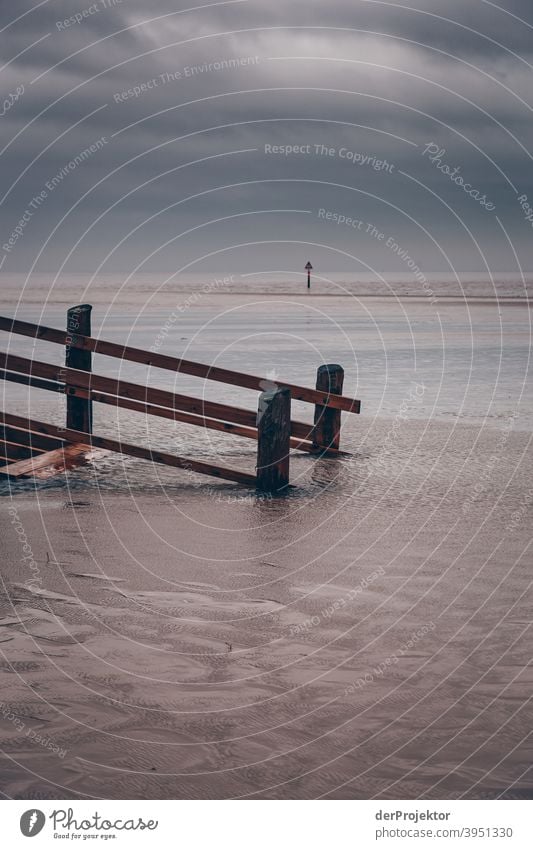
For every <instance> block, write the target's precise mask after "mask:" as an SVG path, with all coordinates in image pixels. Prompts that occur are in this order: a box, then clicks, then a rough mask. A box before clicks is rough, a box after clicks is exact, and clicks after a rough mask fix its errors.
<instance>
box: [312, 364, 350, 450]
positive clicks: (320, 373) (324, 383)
mask: <svg viewBox="0 0 533 849" xmlns="http://www.w3.org/2000/svg"><path fill="white" fill-rule="evenodd" d="M343 382H344V369H343V368H342V366H339V365H336V364H335V363H330V364H329V365H323V366H319V367H318V369H317V373H316V388H317V389H318V390H319V391H320V392H323V393H324V395H342V384H343ZM340 439H341V411H340V410H335V409H333V408H332V407H322V406H321V405H320V404H316V405H315V425H314V428H313V447H314V448H316V449H317V450H318V449H320V448H338V447H339V445H340Z"/></svg>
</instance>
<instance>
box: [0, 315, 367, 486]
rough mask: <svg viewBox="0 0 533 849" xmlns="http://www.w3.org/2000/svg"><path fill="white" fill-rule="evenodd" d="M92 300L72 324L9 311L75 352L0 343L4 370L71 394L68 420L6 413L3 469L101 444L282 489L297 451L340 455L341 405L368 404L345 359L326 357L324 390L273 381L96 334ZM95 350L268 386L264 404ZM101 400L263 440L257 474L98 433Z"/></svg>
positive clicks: (32, 332) (63, 457) (0, 422)
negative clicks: (235, 402)
mask: <svg viewBox="0 0 533 849" xmlns="http://www.w3.org/2000/svg"><path fill="white" fill-rule="evenodd" d="M91 309H92V308H91V306H90V305H89V304H82V305H80V306H76V307H71V308H70V309H69V310H68V313H67V328H66V330H57V329H54V328H51V327H46V326H44V325H40V324H30V323H28V322H25V321H17V320H14V319H11V318H8V317H5V316H0V330H3V331H7V332H8V333H12V334H18V335H22V336H26V337H29V338H31V339H35V340H41V341H44V342H53V343H56V344H58V345H62V346H64V347H65V352H66V353H65V365H64V366H57V365H53V364H50V363H45V362H42V361H40V360H37V359H33V358H32V359H28V358H26V357H21V356H17V355H14V354H9V353H2V352H0V378H2V379H4V380H6V381H11V382H15V383H19V384H24V385H26V386H30V387H35V388H38V389H45V390H48V391H51V392H56V393H64V394H66V398H67V415H66V427H58V426H56V425H52V424H47V423H45V422H41V421H36V420H34V419H25V418H22V417H20V416H14V415H11V414H9V413H7V412H5V413H4V412H0V455H1V456H0V465H1V464H2V463H3V465H1V468H0V474H3V475H7V476H8V477H11V478H16V477H20V476H24V477H26V476H32V475H38V474H39V473H42V474H45V475H46V474H49V473H52V471H58V470H61V469H63V468H65V467H68V466H69V465H73V464H76V463H77V462H80V461H81V459H82V458H84V457H86V456H87V454H88V452H90V451H92V450H94V449H95V448H97V449H104V450H106V451H115V452H118V453H121V454H127V455H130V456H133V457H138V458H140V459H146V460H150V461H151V462H155V463H162V464H164V465H168V466H175V467H177V468H181V469H188V470H190V471H192V472H197V473H199V474H206V475H212V476H214V477H219V478H224V479H226V480H231V481H235V482H237V483H241V484H245V485H248V486H255V487H256V488H257V489H259V490H262V491H268V492H281V491H283V489H284V488H286V487H287V486H288V484H289V456H290V450H291V449H299V450H303V451H308V452H311V453H316V454H320V455H322V456H324V455H327V456H334V455H336V454H338V453H339V445H340V430H341V413H342V412H343V411H344V412H347V413H359V412H360V402H359V401H357V400H355V399H351V398H346V397H345V396H343V395H342V386H343V379H344V372H343V369H342V367H341V366H339V365H322V366H320V367H319V369H318V372H317V381H316V388H315V389H309V388H306V387H303V386H296V385H294V384H292V383H285V382H280V381H276V383H275V384H274V383H273V382H272V381H270V380H268V379H267V378H262V377H256V376H254V375H251V374H244V373H241V372H237V371H231V370H229V369H224V368H220V367H218V366H210V365H204V364H202V363H197V362H193V361H191V360H185V359H180V358H175V357H170V356H167V355H165V354H158V353H153V352H151V351H144V350H141V349H139V348H132V347H130V346H126V345H120V344H117V343H115V342H107V341H104V340H102V339H95V338H93V337H92V336H91ZM93 353H95V354H103V355H106V356H109V357H115V358H118V359H120V360H126V361H130V362H134V363H139V364H142V365H145V366H149V367H151V368H159V369H166V370H169V371H172V372H175V373H181V374H187V375H192V376H195V377H200V378H203V379H204V380H213V381H218V382H221V383H225V384H229V385H231V386H238V387H243V388H246V389H252V390H256V391H258V392H260V393H261V394H260V396H259V402H258V408H257V411H251V410H246V409H243V408H241V407H235V406H231V405H228V404H221V403H218V402H214V401H206V400H204V399H203V398H193V397H190V396H188V395H183V394H178V393H175V392H170V391H168V390H164V389H157V388H154V387H152V386H140V385H138V384H136V383H131V382H129V381H125V380H117V379H115V378H110V377H104V376H103V375H100V374H95V373H94V371H93V370H92V354H93ZM291 399H294V400H298V401H303V402H306V403H309V404H312V405H313V406H314V421H313V424H312V425H311V424H306V423H304V422H299V421H294V420H292V419H291V413H290V407H291ZM93 402H98V403H102V404H110V405H113V406H116V407H122V408H125V409H128V410H133V411H135V412H141V413H145V414H148V415H153V416H159V417H162V418H166V419H171V420H172V421H175V422H183V423H185V424H190V425H196V426H200V427H204V428H208V429H212V430H217V431H221V432H224V433H229V434H233V435H235V436H240V437H244V438H247V439H254V440H256V441H257V443H258V445H257V469H256V471H257V474H255V475H251V474H249V473H246V472H244V471H238V470H234V469H228V468H225V467H222V466H215V465H212V464H210V463H205V462H201V461H198V460H192V459H187V458H184V457H178V456H176V455H174V454H168V453H166V452H162V451H154V450H151V449H148V448H143V447H141V446H137V445H130V444H129V443H125V442H122V441H117V440H113V439H108V438H107V437H102V436H98V435H96V434H94V433H93V413H92V410H93Z"/></svg>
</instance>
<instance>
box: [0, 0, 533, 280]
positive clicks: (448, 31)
mask: <svg viewBox="0 0 533 849" xmlns="http://www.w3.org/2000/svg"><path fill="white" fill-rule="evenodd" d="M1 7H2V8H1V11H0V28H1V34H0V39H1V45H2V55H1V64H2V66H3V67H2V72H1V73H2V99H3V103H2V105H1V107H0V112H1V113H2V114H1V117H0V121H1V123H0V128H1V139H0V149H1V151H2V153H1V165H2V169H1V175H2V178H1V194H2V204H1V207H0V215H1V218H0V220H1V226H2V234H1V242H2V248H1V250H0V261H3V270H4V271H7V272H15V271H24V272H26V271H28V270H30V269H32V268H34V269H35V270H37V271H56V270H57V269H58V268H59V267H61V266H63V267H64V268H65V270H67V271H68V270H71V271H82V272H85V271H87V272H93V271H94V270H95V269H96V268H97V267H100V268H101V269H102V272H106V271H107V272H111V271H121V272H122V271H128V272H129V271H131V270H132V269H136V268H138V270H139V271H141V272H144V273H150V272H155V271H175V270H178V269H181V268H184V269H186V270H187V271H194V272H203V271H204V270H205V271H221V272H222V271H232V270H237V271H254V270H258V269H263V270H267V271H268V270H280V269H281V270H285V269H294V270H296V269H299V268H300V267H301V265H302V263H303V262H305V260H306V259H307V258H308V256H312V257H313V259H314V263H315V267H316V266H317V265H319V266H320V268H321V269H323V270H324V271H350V272H352V273H357V272H366V271H368V270H374V269H376V270H378V271H379V272H383V271H390V270H398V271H406V270H407V269H406V267H405V258H402V255H401V251H404V252H406V253H407V254H408V255H409V256H410V257H412V258H413V259H414V260H416V262H417V263H418V264H419V265H420V267H421V268H423V270H424V271H425V272H431V271H447V272H450V271H451V270H452V269H453V268H456V269H459V270H470V271H479V272H487V270H490V271H494V272H501V271H515V272H516V271H519V270H520V267H522V268H523V269H524V270H527V271H529V270H531V269H532V268H533V262H532V260H533V226H532V221H528V220H527V215H528V207H527V204H528V203H529V204H531V207H533V162H532V152H533V151H532V148H533V145H532V127H533V121H532V118H533V86H532V80H533V71H532V65H533V8H532V3H531V0H506V1H505V2H504V3H503V2H502V3H501V4H500V5H498V3H493V2H488V0H411V2H410V3H409V2H408V0H406V2H405V4H401V3H398V2H394V0H393V2H381V0H328V2H326V0H323V1H322V2H316V1H315V2H312V0H289V2H287V0H268V2H258V0H230V2H219V3H205V4H195V5H194V6H192V8H191V5H190V0H189V2H185V3H179V2H178V3H177V4H176V3H171V2H170V0H151V2H150V3H146V2H140V0H122V2H120V3H119V2H116V0H97V2H96V3H93V4H92V5H91V3H90V2H88V0H81V2H79V0H78V1H77V2H72V0H44V2H43V0H41V2H33V3H30V2H27V0H18V1H17V3H7V2H3V3H2V4H1ZM76 15H77V16H78V17H77V18H76V17H74V16H76ZM69 19H70V20H69ZM236 60H238V61H236ZM276 146H277V147H276ZM291 146H292V147H293V148H294V146H297V148H298V149H297V150H293V151H292V152H289V153H287V147H289V149H290V147H291ZM315 146H316V147H315ZM443 151H444V152H443ZM54 178H55V179H54ZM524 196H527V199H525V198H524ZM520 199H521V200H520ZM343 217H344V218H345V219H352V220H351V221H348V222H346V221H343ZM530 217H531V218H533V211H532V212H531V213H530ZM390 240H393V243H394V244H396V245H398V246H399V247H398V249H397V250H396V251H395V250H394V249H392V248H391V247H390V244H391V243H390ZM304 243H312V246H309V245H307V244H304Z"/></svg>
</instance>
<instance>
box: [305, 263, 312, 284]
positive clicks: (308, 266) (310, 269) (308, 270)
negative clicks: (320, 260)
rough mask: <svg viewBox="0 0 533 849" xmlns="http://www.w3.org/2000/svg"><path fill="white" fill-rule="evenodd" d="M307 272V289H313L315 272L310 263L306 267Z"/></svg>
mask: <svg viewBox="0 0 533 849" xmlns="http://www.w3.org/2000/svg"><path fill="white" fill-rule="evenodd" d="M305 270H306V271H307V288H308V289H310V288H311V271H312V270H313V266H312V265H311V263H310V262H308V263H307V265H306V266H305Z"/></svg>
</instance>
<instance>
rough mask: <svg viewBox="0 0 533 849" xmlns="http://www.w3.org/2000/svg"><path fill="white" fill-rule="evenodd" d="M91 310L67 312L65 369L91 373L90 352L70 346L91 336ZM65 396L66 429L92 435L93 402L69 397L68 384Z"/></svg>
mask: <svg viewBox="0 0 533 849" xmlns="http://www.w3.org/2000/svg"><path fill="white" fill-rule="evenodd" d="M91 310H92V306H91V305H90V304H80V305H79V306H77V307H71V308H70V309H69V310H68V312H67V333H68V338H67V347H66V354H65V365H66V367H67V368H76V369H80V370H81V371H91V369H92V354H91V352H90V351H82V350H80V349H79V348H74V347H73V346H72V344H71V342H72V340H73V339H74V338H75V337H76V336H90V335H91ZM66 394H67V427H68V428H72V429H73V430H81V431H83V432H84V433H92V427H93V402H92V401H91V400H90V399H88V398H77V397H76V396H74V395H69V391H68V383H67V385H66Z"/></svg>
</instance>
